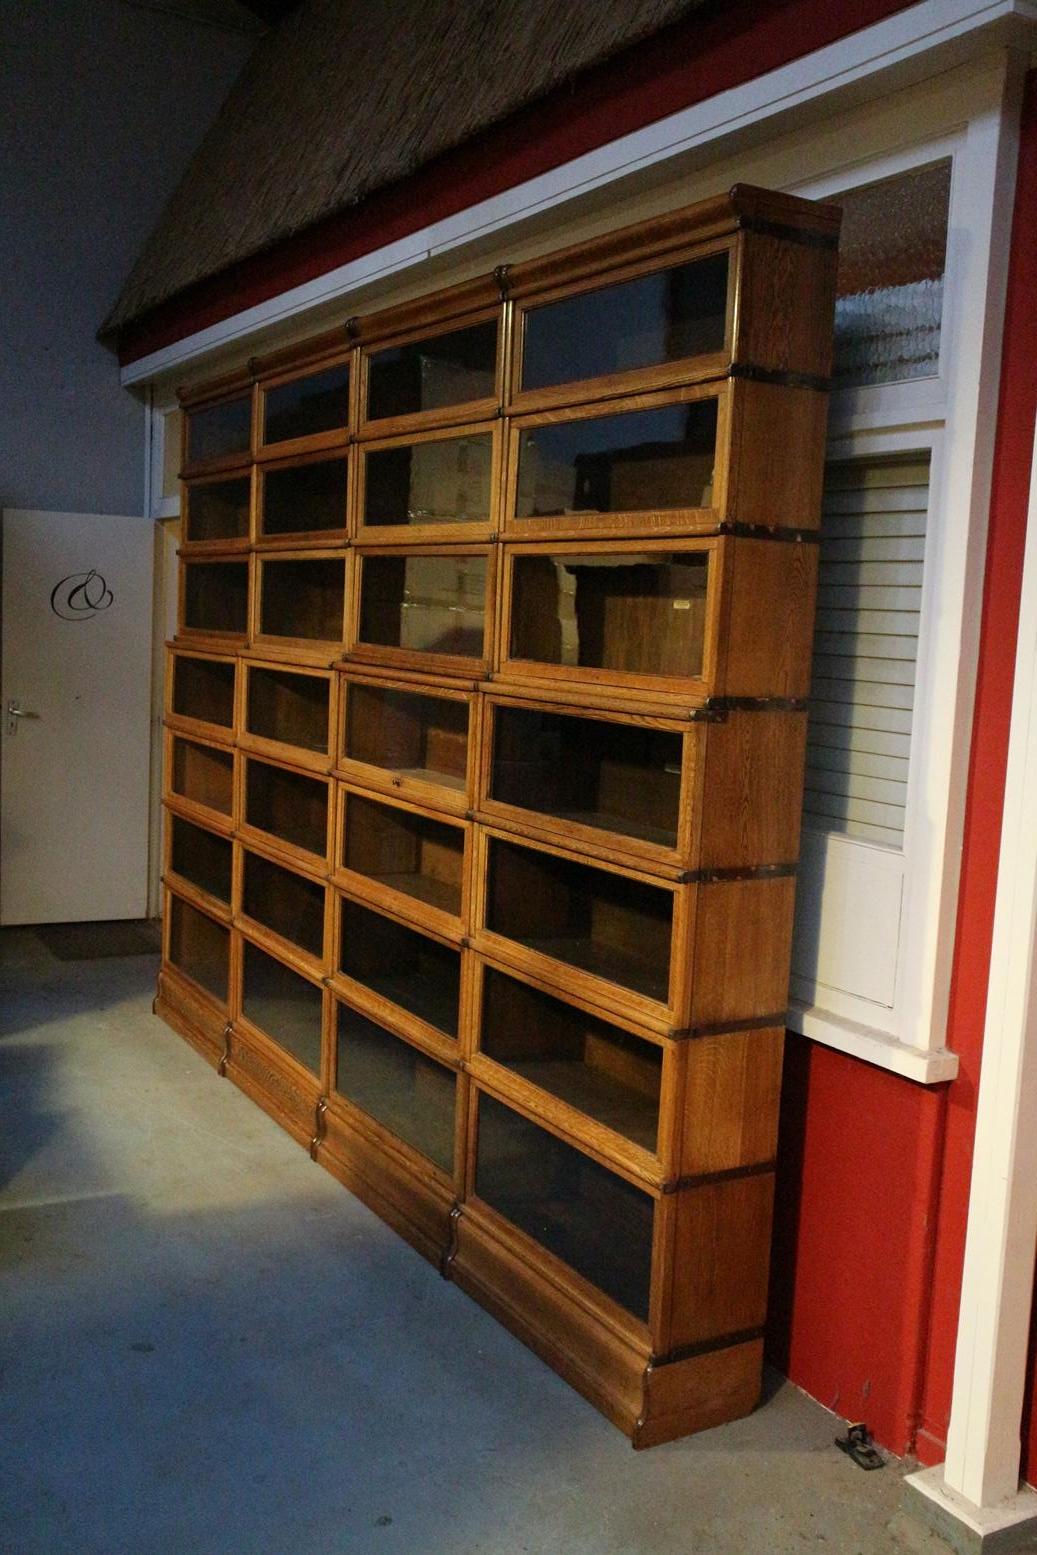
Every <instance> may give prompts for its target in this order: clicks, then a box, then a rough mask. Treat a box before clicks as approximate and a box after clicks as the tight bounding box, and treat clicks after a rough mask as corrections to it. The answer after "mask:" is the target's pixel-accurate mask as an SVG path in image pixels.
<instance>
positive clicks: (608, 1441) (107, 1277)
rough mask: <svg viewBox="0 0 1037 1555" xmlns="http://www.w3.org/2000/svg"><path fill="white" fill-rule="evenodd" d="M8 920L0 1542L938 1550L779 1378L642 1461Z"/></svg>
mask: <svg viewBox="0 0 1037 1555" xmlns="http://www.w3.org/2000/svg"><path fill="white" fill-rule="evenodd" d="M155 966H156V964H155V960H154V958H153V957H152V956H150V955H136V956H127V957H124V958H118V959H103V960H80V961H67V960H66V961H61V960H58V959H57V958H56V957H55V956H54V955H52V954H51V953H50V952H49V951H47V950H46V948H45V947H44V946H43V945H42V944H41V942H40V941H39V939H38V938H37V937H36V935H34V934H33V933H32V932H31V931H26V930H5V931H2V932H0V1014H2V1027H0V1066H2V1072H0V1098H2V1100H0V1107H2V1113H3V1115H2V1116H0V1149H2V1153H3V1154H2V1165H0V1212H2V1213H0V1313H2V1314H3V1318H2V1321H0V1366H2V1372H0V1506H2V1508H3V1510H2V1513H0V1550H2V1551H3V1552H4V1555H122V1552H124V1551H125V1552H131V1551H132V1552H133V1555H239V1552H240V1555H338V1552H349V1555H368V1552H371V1555H476V1552H478V1555H791V1552H802V1551H807V1550H822V1549H823V1550H828V1551H831V1552H832V1555H895V1552H896V1555H899V1552H912V1555H940V1552H945V1551H946V1550H947V1546H946V1545H944V1544H943V1543H942V1542H941V1541H940V1540H939V1539H937V1538H936V1537H935V1536H934V1535H932V1534H930V1533H927V1532H925V1531H924V1530H923V1529H922V1527H921V1526H920V1525H919V1524H917V1523H916V1522H915V1520H914V1518H913V1517H912V1516H910V1515H908V1514H906V1513H904V1512H902V1511H901V1509H900V1503H901V1494H902V1487H901V1483H900V1481H901V1475H902V1472H903V1470H902V1467H901V1465H899V1464H898V1463H896V1462H891V1463H890V1464H889V1465H888V1466H887V1467H886V1468H885V1469H884V1470H882V1471H881V1472H879V1473H872V1474H866V1473H863V1472H862V1471H861V1470H860V1469H858V1468H856V1467H855V1466H854V1465H853V1464H851V1463H850V1462H849V1461H848V1460H847V1459H846V1458H845V1457H844V1456H843V1454H842V1453H840V1452H838V1451H837V1450H836V1449H835V1447H834V1446H833V1445H832V1439H833V1437H834V1436H835V1434H836V1430H837V1428H838V1427H839V1426H840V1425H841V1422H840V1421H837V1419H836V1418H835V1417H834V1416H833V1415H830V1414H829V1413H828V1412H827V1411H826V1410H824V1409H822V1408H820V1407H819V1406H818V1405H816V1404H814V1403H813V1402H811V1401H810V1400H808V1399H807V1398H805V1397H804V1396H803V1395H802V1394H800V1393H798V1392H797V1391H796V1390H795V1389H794V1388H792V1387H790V1386H789V1385H788V1384H781V1383H780V1381H779V1380H778V1379H775V1380H774V1386H773V1388H772V1390H771V1396H770V1397H769V1398H768V1400H767V1402H766V1403H765V1404H764V1405H763V1407H762V1408H761V1409H760V1410H758V1412H757V1413H756V1414H755V1415H753V1416H752V1417H751V1418H750V1419H748V1420H743V1421H739V1422H738V1423H737V1424H735V1425H731V1426H726V1427H724V1428H722V1429H720V1430H715V1431H709V1432H706V1433H704V1434H702V1435H700V1436H698V1437H695V1438H692V1439H689V1440H686V1441H683V1442H678V1443H673V1444H671V1445H669V1446H666V1447H661V1448H656V1449H654V1450H653V1451H651V1452H647V1453H638V1454H635V1453H634V1452H633V1451H632V1450H631V1448H630V1447H629V1446H628V1444H627V1442H626V1440H625V1439H624V1438H623V1437H622V1436H620V1435H619V1433H618V1432H617V1431H615V1430H614V1429H613V1427H612V1426H610V1425H608V1424H607V1423H606V1422H605V1421H604V1420H603V1419H602V1418H601V1417H600V1416H599V1415H598V1414H597V1413H596V1412H595V1411H594V1410H593V1409H591V1407H590V1406H589V1405H588V1404H585V1403H584V1401H583V1400H582V1399H581V1398H579V1397H578V1395H577V1394H575V1393H573V1392H572V1391H571V1390H570V1389H569V1388H568V1387H566V1386H565V1384H564V1383H562V1382H561V1381H560V1380H559V1379H558V1378H557V1377H556V1376H555V1375H554V1374H553V1373H552V1372H551V1371H549V1370H548V1369H547V1367H546V1366H544V1365H542V1364H541V1362H540V1361H538V1360H537V1359H536V1357H535V1356H533V1355H531V1354H530V1353H529V1352H528V1351H527V1350H525V1349H524V1348H523V1347H522V1346H521V1345H520V1344H519V1343H518V1342H517V1341H516V1340H514V1339H512V1338H511V1336H510V1335H509V1334H507V1333H506V1332H505V1331H504V1330H503V1329H502V1328H500V1327H499V1326H498V1325H497V1324H496V1323H495V1322H494V1321H493V1320H492V1319H491V1318H490V1317H488V1316H487V1315H486V1314H485V1313H483V1312H482V1311H481V1310H480V1309H479V1308H478V1307H476V1306H475V1305H474V1304H473V1303H472V1302H470V1301H469V1300H468V1299H467V1298H466V1297H465V1296H464V1295H462V1293H461V1292H460V1291H459V1290H458V1289H457V1288H456V1287H455V1286H453V1285H449V1284H447V1283H445V1282H444V1281H442V1280H440V1279H439V1278H437V1276H436V1275H435V1273H434V1272H433V1270H432V1269H431V1268H429V1267H428V1266H427V1265H426V1264H425V1263H424V1262H423V1261H422V1260H421V1259H420V1258H418V1256H417V1255H416V1254H415V1253H413V1252H411V1250H410V1249H409V1248H408V1247H406V1246H405V1245H404V1243H402V1242H401V1241H399V1240H398V1239H397V1238H396V1237H395V1236H394V1235H393V1233H392V1232H391V1231H389V1230H387V1229H386V1228H385V1227H384V1226H383V1225H382V1224H381V1223H380V1222H379V1221H378V1220H376V1219H375V1217H374V1216H373V1215H372V1214H370V1213H369V1211H368V1210H366V1209H365V1208H364V1207H363V1206H362V1205H361V1204H359V1203H358V1202H357V1201H356V1200H354V1199H353V1198H351V1197H350V1195H349V1194H348V1193H346V1192H345V1191H344V1190H343V1189H342V1188H340V1187H339V1186H338V1185H337V1184H336V1183H335V1182H334V1181H333V1180H332V1179H331V1178H330V1177H329V1176H327V1175H326V1174H325V1173H324V1172H322V1171H320V1170H319V1169H318V1168H317V1167H315V1166H313V1165H312V1163H311V1162H310V1161H309V1159H308V1158H307V1156H306V1154H305V1153H304V1152H303V1151H301V1150H300V1149H299V1148H298V1147H297V1146H296V1145H295V1144H293V1143H292V1142H291V1141H290V1140H289V1139H288V1138H287V1136H285V1135H284V1134H282V1133H281V1132H280V1131H279V1130H278V1129H277V1128H276V1127H275V1125H274V1124H273V1123H271V1122H270V1121H269V1120H268V1119H267V1118H266V1117H265V1116H264V1115H263V1114H262V1113H261V1112H259V1111H258V1110H257V1109H256V1108H255V1107H254V1106H253V1105H252V1104H251V1103H250V1102H249V1101H247V1100H246V1098H245V1097H244V1096H243V1095H241V1094H240V1092H238V1091H237V1090H236V1089H235V1087H234V1086H233V1085H231V1084H229V1083H225V1082H222V1081H219V1080H217V1078H216V1076H215V1075H214V1074H213V1071H212V1070H211V1069H210V1068H209V1067H208V1066H207V1065H206V1064H205V1063H203V1061H202V1060H201V1059H200V1058H199V1057H197V1056H196V1055H195V1054H194V1053H193V1052H192V1051H191V1050H190V1049H189V1048H188V1047H187V1046H186V1045H185V1044H184V1043H183V1042H182V1041H181V1040H180V1039H179V1038H177V1037H176V1036H174V1035H173V1034H172V1033H171V1032H169V1031H168V1030H167V1028H166V1027H165V1026H163V1025H162V1024H161V1023H160V1022H159V1021H157V1020H156V1019H155V1018H154V1017H153V1016H152V1015H151V1013H150V1001H151V991H152V986H153V980H154V974H155Z"/></svg>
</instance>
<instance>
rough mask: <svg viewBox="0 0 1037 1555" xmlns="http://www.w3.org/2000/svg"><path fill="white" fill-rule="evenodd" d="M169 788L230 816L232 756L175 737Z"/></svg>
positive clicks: (213, 747) (231, 802)
mask: <svg viewBox="0 0 1037 1555" xmlns="http://www.w3.org/2000/svg"><path fill="white" fill-rule="evenodd" d="M170 786H171V788H172V790H173V793H174V794H180V795H181V796H182V797H183V798H184V799H193V800H194V802H195V804H202V805H208V807H209V809H210V810H219V811H220V813H221V814H222V815H230V813H231V810H232V809H233V806H234V757H233V755H232V753H231V752H230V751H224V750H217V749H216V747H215V746H213V745H198V744H197V743H196V742H195V741H194V740H184V739H181V738H180V737H179V736H176V737H175V738H174V740H173V762H172V776H171V782H170Z"/></svg>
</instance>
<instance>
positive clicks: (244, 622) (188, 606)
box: [183, 561, 248, 636]
mask: <svg viewBox="0 0 1037 1555" xmlns="http://www.w3.org/2000/svg"><path fill="white" fill-rule="evenodd" d="M183 571H184V625H185V626H186V627H190V628H191V630H192V631H196V632H234V633H235V634H237V635H242V636H243V635H244V633H245V632H246V631H247V630H248V562H186V561H185V562H184V563H183Z"/></svg>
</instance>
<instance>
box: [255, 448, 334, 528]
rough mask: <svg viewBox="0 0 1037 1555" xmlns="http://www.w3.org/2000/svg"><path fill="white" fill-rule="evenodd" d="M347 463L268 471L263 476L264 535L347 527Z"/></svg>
mask: <svg viewBox="0 0 1037 1555" xmlns="http://www.w3.org/2000/svg"><path fill="white" fill-rule="evenodd" d="M346 469H347V466H346V460H345V459H321V460H318V461H316V462H315V463H311V464H296V465H290V466H289V467H288V468H287V469H283V470H267V472H266V474H265V475H264V476H263V484H262V492H263V512H262V516H261V520H260V524H261V528H262V532H263V534H264V535H288V534H305V533H309V532H312V531H316V530H325V529H345V527H346V485H347V482H346Z"/></svg>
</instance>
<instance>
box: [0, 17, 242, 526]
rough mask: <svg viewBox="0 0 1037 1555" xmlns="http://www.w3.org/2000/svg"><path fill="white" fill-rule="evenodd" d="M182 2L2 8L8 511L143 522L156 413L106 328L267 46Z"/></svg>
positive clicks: (0, 408)
mask: <svg viewBox="0 0 1037 1555" xmlns="http://www.w3.org/2000/svg"><path fill="white" fill-rule="evenodd" d="M208 4H209V9H210V10H212V9H213V7H212V0H208ZM181 6H182V8H181V7H178V5H177V3H176V0H171V3H170V4H169V5H168V6H163V5H162V4H161V3H157V0H0V116H2V118H0V122H2V125H3V128H2V154H0V507H17V508H44V509H48V508H49V509H54V510H64V511H69V512H85V513H103V512H108V513H130V514H132V513H142V512H143V507H144V489H143V488H144V412H143V408H142V405H141V402H140V401H139V400H137V399H135V398H133V397H132V396H131V395H130V394H128V393H127V392H126V390H124V389H123V388H121V387H120V384H119V370H118V364H117V362H116V360H115V357H114V356H113V355H112V353H111V352H110V351H109V350H108V349H107V348H106V347H104V346H101V345H99V344H98V343H97V340H96V339H95V336H96V332H97V329H98V327H99V325H100V323H101V322H102V320H103V318H104V316H105V314H106V312H107V311H108V309H109V308H110V307H111V305H112V303H113V302H114V300H115V297H116V294H117V293H118V290H119V287H120V285H121V283H122V281H123V280H124V278H125V276H126V275H127V273H128V271H129V269H130V266H131V265H132V263H133V261H134V259H135V258H136V255H137V252H138V250H139V249H140V247H141V245H142V243H143V241H144V239H145V237H146V236H147V235H148V232H149V231H150V229H151V228H152V226H153V225H154V223H155V221H156V220H157V217H158V215H159V212H160V210H161V208H162V206H163V204H164V203H165V201H166V199H167V198H168V196H169V195H170V193H171V192H172V189H173V187H174V185H175V184H176V182H177V180H178V178H179V176H180V174H181V173H182V171H183V168H184V166H185V164H186V161H187V159H188V157H189V156H190V154H191V152H192V151H193V150H194V148H195V146H196V145H197V143H198V141H199V140H200V138H201V136H202V134H203V132H204V131H205V129H206V128H207V127H208V125H209V123H210V122H211V120H212V119H213V117H214V116H215V114H216V112H217V110H218V108H219V106H220V104H221V102H222V101H223V98H224V97H225V96H226V93H227V91H228V89H229V87H230V85H231V82H232V81H233V79H234V77H235V76H236V74H237V72H238V70H239V69H240V67H241V65H242V64H243V62H244V60H245V58H246V56H247V54H248V53H249V51H250V49H251V48H252V46H253V44H254V42H255V37H254V35H250V34H249V33H246V32H243V31H241V30H237V29H236V28H234V27H232V26H220V25H213V24H211V23H209V22H207V21H204V20H201V19H199V18H198V17H196V16H193V15H192V14H191V11H192V9H195V10H198V9H201V10H202V11H203V12H204V7H199V6H198V4H197V0H195V3H194V6H193V7H192V4H191V0H181ZM233 13H234V7H233V6H232V5H231V6H228V16H231V17H232V16H233Z"/></svg>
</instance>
